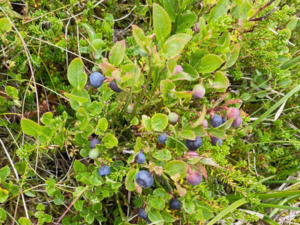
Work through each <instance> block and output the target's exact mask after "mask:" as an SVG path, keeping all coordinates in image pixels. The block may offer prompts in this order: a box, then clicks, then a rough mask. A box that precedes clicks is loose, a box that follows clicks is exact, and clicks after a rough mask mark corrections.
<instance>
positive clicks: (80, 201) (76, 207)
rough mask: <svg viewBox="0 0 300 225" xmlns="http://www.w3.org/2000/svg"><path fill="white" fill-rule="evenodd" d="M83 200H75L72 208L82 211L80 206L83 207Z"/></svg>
mask: <svg viewBox="0 0 300 225" xmlns="http://www.w3.org/2000/svg"><path fill="white" fill-rule="evenodd" d="M83 203H84V202H83V200H79V199H78V200H77V201H76V202H75V203H74V208H75V209H76V210H78V211H82V207H83Z"/></svg>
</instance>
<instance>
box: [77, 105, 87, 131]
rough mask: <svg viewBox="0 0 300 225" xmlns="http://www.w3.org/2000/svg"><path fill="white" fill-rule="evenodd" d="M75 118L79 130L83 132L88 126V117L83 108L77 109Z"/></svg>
mask: <svg viewBox="0 0 300 225" xmlns="http://www.w3.org/2000/svg"><path fill="white" fill-rule="evenodd" d="M76 117H77V119H78V120H79V121H80V126H79V130H84V129H85V128H86V127H87V126H88V125H89V122H90V121H89V117H88V114H87V113H86V111H85V109H84V108H79V109H78V110H77V112H76Z"/></svg>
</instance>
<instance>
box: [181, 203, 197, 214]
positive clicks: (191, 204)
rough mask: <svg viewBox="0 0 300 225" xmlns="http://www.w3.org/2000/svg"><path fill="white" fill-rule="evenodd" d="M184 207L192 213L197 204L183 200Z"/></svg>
mask: <svg viewBox="0 0 300 225" xmlns="http://www.w3.org/2000/svg"><path fill="white" fill-rule="evenodd" d="M182 203H183V209H184V210H185V211H186V212H187V213H188V214H192V213H194V211H195V204H194V203H193V202H192V201H188V202H187V201H183V202H182Z"/></svg>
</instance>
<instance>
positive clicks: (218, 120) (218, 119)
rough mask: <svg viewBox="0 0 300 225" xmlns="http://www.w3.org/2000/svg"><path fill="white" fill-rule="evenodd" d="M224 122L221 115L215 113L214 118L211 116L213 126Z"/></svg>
mask: <svg viewBox="0 0 300 225" xmlns="http://www.w3.org/2000/svg"><path fill="white" fill-rule="evenodd" d="M222 123H223V121H222V117H221V116H219V115H215V116H214V117H213V118H210V120H209V124H210V125H211V126H212V127H218V126H221V125H222Z"/></svg>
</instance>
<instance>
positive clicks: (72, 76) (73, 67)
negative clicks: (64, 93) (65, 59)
mask: <svg viewBox="0 0 300 225" xmlns="http://www.w3.org/2000/svg"><path fill="white" fill-rule="evenodd" d="M68 80H69V82H70V84H71V85H72V86H73V87H75V88H78V89H83V88H84V86H85V84H86V82H87V76H86V74H85V73H84V72H83V62H82V61H81V59H80V58H76V59H74V60H73V61H72V62H71V63H70V65H69V68H68Z"/></svg>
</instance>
